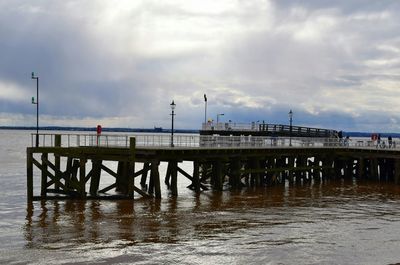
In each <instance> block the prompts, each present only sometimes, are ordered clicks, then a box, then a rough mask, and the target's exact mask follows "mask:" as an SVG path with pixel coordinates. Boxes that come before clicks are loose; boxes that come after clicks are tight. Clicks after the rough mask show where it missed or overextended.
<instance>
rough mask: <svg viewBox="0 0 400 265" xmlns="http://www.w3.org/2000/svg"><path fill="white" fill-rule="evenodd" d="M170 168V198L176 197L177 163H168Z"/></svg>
mask: <svg viewBox="0 0 400 265" xmlns="http://www.w3.org/2000/svg"><path fill="white" fill-rule="evenodd" d="M169 164H170V166H171V168H170V170H171V171H170V172H171V193H172V196H178V162H177V161H170V162H169Z"/></svg>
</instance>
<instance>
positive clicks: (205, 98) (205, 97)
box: [204, 94, 207, 102]
mask: <svg viewBox="0 0 400 265" xmlns="http://www.w3.org/2000/svg"><path fill="white" fill-rule="evenodd" d="M204 101H205V102H207V96H206V94H204Z"/></svg>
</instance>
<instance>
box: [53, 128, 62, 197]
mask: <svg viewBox="0 0 400 265" xmlns="http://www.w3.org/2000/svg"><path fill="white" fill-rule="evenodd" d="M54 146H55V147H61V135H60V134H56V135H54ZM60 160H61V159H60V156H59V155H57V154H54V166H55V167H56V169H57V170H56V172H55V176H56V178H57V179H61V176H60V175H59V174H58V172H60V169H61V167H60V162H61V161H60ZM54 188H55V190H59V189H60V185H59V184H58V182H56V183H55V184H54Z"/></svg>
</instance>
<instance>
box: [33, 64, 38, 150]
mask: <svg viewBox="0 0 400 265" xmlns="http://www.w3.org/2000/svg"><path fill="white" fill-rule="evenodd" d="M32 79H36V102H35V97H32V104H35V105H36V147H39V77H38V76H35V73H34V72H32Z"/></svg>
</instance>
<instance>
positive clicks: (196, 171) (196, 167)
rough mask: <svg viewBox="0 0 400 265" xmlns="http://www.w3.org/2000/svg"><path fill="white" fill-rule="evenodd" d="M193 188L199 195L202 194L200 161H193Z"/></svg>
mask: <svg viewBox="0 0 400 265" xmlns="http://www.w3.org/2000/svg"><path fill="white" fill-rule="evenodd" d="M192 184H193V188H194V190H195V191H196V192H197V193H199V192H200V163H199V161H197V160H195V161H193V182H192Z"/></svg>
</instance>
